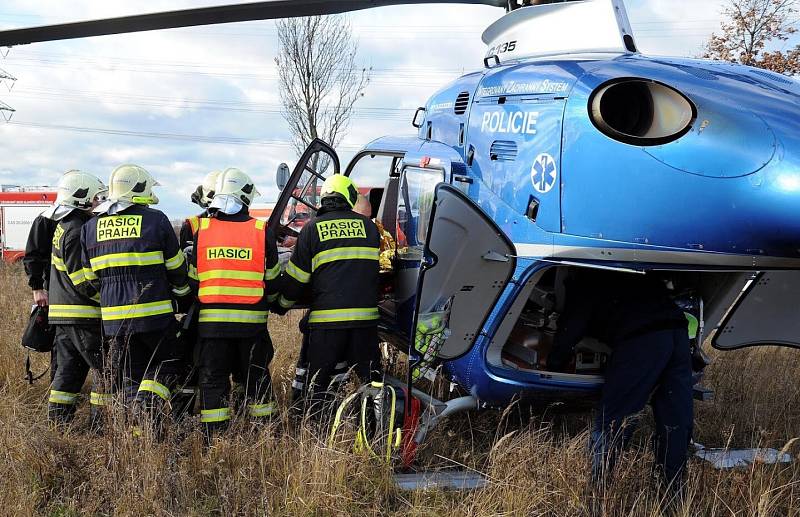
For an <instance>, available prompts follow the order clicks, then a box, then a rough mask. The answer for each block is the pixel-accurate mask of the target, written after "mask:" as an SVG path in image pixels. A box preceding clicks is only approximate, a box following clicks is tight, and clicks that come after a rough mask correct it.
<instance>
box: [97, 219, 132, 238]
mask: <svg viewBox="0 0 800 517" xmlns="http://www.w3.org/2000/svg"><path fill="white" fill-rule="evenodd" d="M141 236H142V216H141V215H110V216H108V217H101V218H100V219H98V220H97V242H103V241H111V240H115V239H138V238H139V237H141Z"/></svg>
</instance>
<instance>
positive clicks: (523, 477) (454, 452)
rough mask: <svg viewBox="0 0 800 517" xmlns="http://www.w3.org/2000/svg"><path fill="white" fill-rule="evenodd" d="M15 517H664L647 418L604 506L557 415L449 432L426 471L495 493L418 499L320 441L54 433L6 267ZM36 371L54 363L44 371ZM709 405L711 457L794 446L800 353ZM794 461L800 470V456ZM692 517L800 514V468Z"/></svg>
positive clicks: (581, 438) (743, 483) (576, 418)
mask: <svg viewBox="0 0 800 517" xmlns="http://www.w3.org/2000/svg"><path fill="white" fill-rule="evenodd" d="M0 285H2V289H1V290H0V313H2V315H3V318H2V322H1V323H0V466H2V469H0V514H5V515H53V516H67V515H181V516H182V515H226V516H227V515H448V516H450V515H509V516H511V515H514V516H516V515H590V514H597V515H609V516H611V515H613V516H616V515H648V516H649V515H653V516H655V515H661V512H662V509H663V508H664V507H665V502H664V501H663V500H661V499H660V498H659V495H658V493H657V492H656V491H655V490H653V489H652V487H651V483H650V482H649V469H650V466H651V464H652V458H651V456H650V454H649V452H648V450H647V442H648V439H649V434H650V425H651V424H650V423H649V422H648V419H647V418H645V419H644V423H643V425H642V427H641V429H640V430H639V431H638V432H637V435H636V437H635V440H634V444H633V447H632V448H631V449H630V450H629V451H627V452H626V453H625V457H624V460H623V461H621V462H620V467H621V468H620V471H619V473H618V476H617V477H616V479H615V482H614V485H613V487H612V489H611V490H609V491H608V492H607V493H606V494H605V496H604V497H603V498H600V497H599V496H597V495H595V494H592V493H591V491H590V490H589V489H588V484H587V470H588V469H587V460H586V442H587V436H586V434H587V428H588V427H587V426H588V417H587V416H586V415H580V414H566V415H565V414H561V413H556V412H554V411H544V412H538V413H534V414H527V413H526V414H522V413H523V412H522V411H521V410H518V409H516V408H510V409H509V410H508V411H506V412H503V413H501V412H491V411H486V412H481V413H473V414H469V415H462V416H460V417H456V418H453V419H451V420H450V421H447V422H444V423H443V424H442V425H440V426H439V428H437V429H436V430H435V432H434V433H433V434H432V435H431V436H430V439H429V441H428V442H427V443H426V445H425V447H424V449H423V450H422V451H421V454H420V458H421V462H422V467H424V468H430V469H433V468H447V467H459V468H467V469H475V470H477V471H479V472H482V473H484V474H485V475H486V476H487V477H488V479H489V484H488V486H487V487H486V488H484V489H482V490H476V491H472V492H452V491H443V490H429V491H418V492H403V491H400V490H398V489H397V488H395V487H394V485H393V484H392V480H391V471H390V469H388V468H386V467H385V466H383V465H381V464H379V463H376V462H375V461H372V460H371V459H370V458H368V457H365V456H363V455H361V454H357V453H354V452H352V451H351V450H350V449H349V448H348V447H342V448H334V449H329V448H326V447H325V446H324V445H323V443H322V442H321V440H320V439H319V438H317V437H316V436H315V434H314V433H313V432H312V430H311V429H310V428H301V429H299V430H296V429H293V428H292V427H291V426H289V425H288V422H286V421H281V422H278V423H276V424H274V425H272V426H268V427H266V428H263V429H258V430H251V429H250V428H249V427H248V426H247V425H245V423H243V422H238V423H236V424H235V425H234V426H233V428H232V429H231V430H230V432H229V433H228V434H226V435H224V436H223V437H221V438H220V439H218V440H216V441H215V442H214V443H213V444H212V446H211V447H210V448H207V447H206V446H205V445H204V443H203V440H202V437H201V434H200V432H199V431H198V429H197V424H196V422H187V423H184V424H182V425H181V427H180V428H178V429H174V430H173V431H171V432H170V433H169V435H168V436H167V438H166V440H164V441H162V442H154V441H153V440H151V439H149V438H148V437H147V436H144V437H140V438H134V437H132V436H131V435H130V433H129V431H128V429H127V427H126V425H125V424H124V419H123V418H121V417H120V416H118V417H117V418H115V424H114V426H113V427H112V429H110V430H109V431H108V432H107V433H106V435H105V436H102V437H101V436H94V435H92V434H90V433H88V432H87V431H86V415H87V413H88V410H87V408H86V407H85V406H86V404H85V403H84V405H83V407H81V408H80V409H79V414H80V416H79V417H78V418H77V420H76V422H75V423H74V424H73V425H72V426H71V428H69V429H67V430H65V431H59V430H57V429H54V428H52V427H51V426H49V425H48V424H47V423H46V399H47V389H48V387H47V385H46V384H47V383H46V382H45V381H44V380H42V381H39V382H38V383H37V384H35V385H34V386H28V385H27V383H26V382H25V381H24V380H23V379H22V373H23V370H22V365H23V359H24V353H23V352H22V350H21V348H20V347H19V336H20V333H21V329H22V326H23V325H24V323H25V320H26V315H27V311H28V309H29V307H30V303H29V297H30V294H29V291H28V290H27V288H26V286H25V282H24V275H23V274H22V272H21V270H20V269H18V268H9V267H4V268H0ZM270 328H271V335H272V337H273V341H274V343H275V348H276V357H275V360H274V361H273V364H272V372H273V378H274V381H275V385H276V392H277V395H278V398H279V402H280V404H281V405H282V407H283V408H285V406H286V401H287V397H288V386H289V383H290V382H291V377H292V375H293V370H294V366H293V362H294V358H295V357H296V351H297V348H298V334H297V330H296V329H297V320H296V317H292V316H290V317H286V318H273V321H272V322H271V323H270ZM35 359H36V361H35V367H36V369H39V370H43V369H44V368H45V367H46V363H47V361H46V360H45V358H44V357H36V358H35ZM706 384H707V385H709V387H711V388H713V389H715V390H716V393H717V399H716V400H715V401H714V402H711V403H702V404H698V409H697V428H696V433H695V434H696V436H695V439H696V440H697V441H698V442H700V443H703V444H704V445H706V446H708V447H712V446H714V447H724V446H732V447H750V446H759V445H762V446H772V447H777V448H782V447H784V446H785V445H786V444H787V443H789V442H790V440H791V439H792V438H794V437H798V436H800V352H797V351H786V350H762V349H754V350H746V351H740V352H734V353H727V354H720V355H718V356H717V357H715V362H714V364H713V365H712V366H711V367H710V368H709V370H708V375H707V382H706ZM787 450H788V451H789V452H791V453H793V454H795V455H797V453H798V451H800V446H798V445H797V444H789V446H788V447H787ZM675 511H676V513H675V514H676V515H686V516H689V515H692V516H694V515H742V516H744V515H748V516H749V515H759V516H773V515H800V464H792V465H754V466H752V467H750V468H745V469H740V470H735V471H725V472H722V471H716V470H714V469H713V468H711V467H710V466H708V465H706V464H704V463H702V462H700V461H698V460H693V461H692V463H691V474H690V479H689V486H688V490H687V497H686V502H685V504H684V505H683V506H681V507H678V508H676V509H675Z"/></svg>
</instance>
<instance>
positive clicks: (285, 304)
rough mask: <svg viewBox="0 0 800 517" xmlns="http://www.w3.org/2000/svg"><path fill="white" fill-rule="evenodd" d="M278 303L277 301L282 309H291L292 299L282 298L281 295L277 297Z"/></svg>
mask: <svg viewBox="0 0 800 517" xmlns="http://www.w3.org/2000/svg"><path fill="white" fill-rule="evenodd" d="M278 303H279V304H280V306H281V307H283V308H284V309H291V308H292V306H293V305H294V300H287V299H286V298H284V297H283V296H281V297H280V298H279V299H278Z"/></svg>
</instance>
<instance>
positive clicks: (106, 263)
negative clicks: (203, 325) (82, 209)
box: [81, 205, 191, 335]
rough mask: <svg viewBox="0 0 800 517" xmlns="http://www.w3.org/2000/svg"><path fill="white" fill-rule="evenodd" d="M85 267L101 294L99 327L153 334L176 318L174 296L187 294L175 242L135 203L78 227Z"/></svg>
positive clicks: (159, 218)
mask: <svg viewBox="0 0 800 517" xmlns="http://www.w3.org/2000/svg"><path fill="white" fill-rule="evenodd" d="M81 245H82V248H83V267H84V268H85V269H86V270H88V273H87V274H88V276H89V277H90V279H91V280H92V281H93V282H95V283H96V285H97V286H98V289H99V291H100V306H101V313H102V317H103V329H104V330H105V332H106V334H107V335H115V334H117V333H119V332H130V333H141V332H153V331H155V330H160V329H163V328H166V327H167V326H168V325H169V324H170V323H171V322H172V321H174V319H175V316H174V314H175V312H174V308H173V304H172V300H173V298H174V297H183V296H187V295H189V294H190V292H191V291H190V288H189V284H188V277H187V266H186V260H185V258H184V255H183V251H182V250H181V249H180V248H178V238H177V237H176V236H175V231H174V230H173V229H172V225H171V224H170V222H169V219H167V216H166V215H164V214H163V213H162V212H160V211H158V210H154V209H152V208H148V207H146V206H141V205H133V206H131V207H130V208H127V209H125V210H123V211H122V212H120V213H117V214H115V215H108V214H101V215H99V216H98V217H96V218H93V219H91V220H90V221H89V222H87V223H86V224H85V225H84V226H83V229H82V233H81Z"/></svg>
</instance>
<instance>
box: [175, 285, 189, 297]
mask: <svg viewBox="0 0 800 517" xmlns="http://www.w3.org/2000/svg"><path fill="white" fill-rule="evenodd" d="M172 292H173V293H175V296H186V295H187V294H189V293H191V292H192V288H191V287H189V284H186V285H185V286H183V287H173V288H172Z"/></svg>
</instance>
